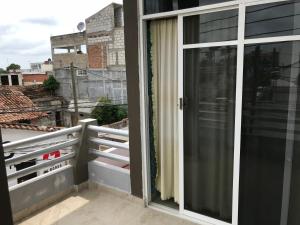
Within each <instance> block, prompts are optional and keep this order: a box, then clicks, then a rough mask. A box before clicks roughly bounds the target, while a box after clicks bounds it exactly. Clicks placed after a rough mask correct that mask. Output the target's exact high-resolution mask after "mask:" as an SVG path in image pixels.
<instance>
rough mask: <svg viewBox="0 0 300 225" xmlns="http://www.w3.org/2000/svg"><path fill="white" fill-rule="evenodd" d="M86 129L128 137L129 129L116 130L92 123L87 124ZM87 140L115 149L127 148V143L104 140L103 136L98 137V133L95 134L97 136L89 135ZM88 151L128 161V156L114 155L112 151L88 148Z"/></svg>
mask: <svg viewBox="0 0 300 225" xmlns="http://www.w3.org/2000/svg"><path fill="white" fill-rule="evenodd" d="M88 130H89V131H94V132H96V133H105V134H112V135H117V136H123V137H129V131H128V130H118V129H112V128H107V127H99V126H94V125H89V126H88ZM89 141H90V142H91V143H94V144H97V145H103V146H107V147H111V148H116V149H124V150H129V145H128V143H121V142H116V141H110V140H106V139H103V138H99V137H98V135H97V137H90V138H89ZM89 153H90V154H93V155H96V156H100V157H104V158H108V159H112V160H116V161H120V162H125V163H130V160H129V157H126V156H120V155H116V154H113V153H110V152H105V151H100V150H99V149H91V148H89Z"/></svg>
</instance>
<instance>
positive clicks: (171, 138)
mask: <svg viewBox="0 0 300 225" xmlns="http://www.w3.org/2000/svg"><path fill="white" fill-rule="evenodd" d="M150 33H151V44H152V46H151V62H152V74H153V78H152V92H153V96H152V101H153V127H154V146H155V152H156V160H157V177H156V188H157V190H159V191H160V192H161V199H162V200H167V199H171V198H174V201H175V202H178V201H179V194H178V188H179V182H178V179H179V168H178V167H179V159H178V154H179V148H178V106H177V102H178V99H177V97H178V95H177V93H178V91H177V89H178V88H177V85H178V84H177V81H178V76H177V20H176V19H165V20H157V21H152V22H151V25H150Z"/></svg>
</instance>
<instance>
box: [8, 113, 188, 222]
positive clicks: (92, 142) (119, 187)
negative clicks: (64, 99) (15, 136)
mask: <svg viewBox="0 0 300 225" xmlns="http://www.w3.org/2000/svg"><path fill="white" fill-rule="evenodd" d="M95 124H96V121H95V120H92V119H87V120H82V121H80V122H79V125H78V126H76V127H72V128H67V129H63V130H60V131H56V132H53V133H48V134H43V135H40V136H37V137H33V138H29V139H25V140H19V141H16V142H12V143H8V144H4V146H3V147H4V151H5V152H6V153H10V152H16V151H17V150H18V149H22V148H24V147H26V148H28V147H31V146H40V147H38V148H37V149H34V147H32V148H33V149H34V150H33V151H30V153H26V154H23V155H17V156H15V157H13V158H10V159H7V160H6V161H5V163H6V166H7V167H8V166H10V165H15V164H18V163H22V162H28V161H30V160H33V159H37V158H38V157H41V156H43V155H45V154H51V153H53V152H54V151H57V150H63V151H61V152H63V154H61V155H60V157H57V158H54V159H49V160H43V161H42V162H41V163H37V164H35V165H32V166H30V167H27V168H24V169H22V170H19V171H15V172H12V173H8V180H9V181H12V180H15V179H19V178H21V177H24V176H25V177H26V176H28V175H29V174H32V173H37V172H38V171H45V170H43V169H45V168H46V169H47V172H44V173H37V174H38V176H37V177H34V178H32V179H29V180H26V181H24V182H22V183H19V184H16V185H13V186H11V187H10V189H9V191H10V198H11V205H12V211H13V217H14V221H15V224H20V225H31V224H32V225H36V224H43V225H47V224H49V225H54V224H55V225H56V224H64V225H68V224H70V225H76V224H166V225H167V224H170V225H171V224H182V225H183V224H191V223H189V222H184V221H183V220H181V219H178V218H176V217H173V216H170V215H166V214H163V213H160V212H158V211H154V210H152V209H150V208H145V207H144V203H143V200H142V199H139V198H136V197H133V196H132V195H130V193H131V186H130V169H129V162H130V160H129V143H128V136H129V132H128V130H118V129H111V128H106V127H99V126H96V125H95ZM57 138H59V139H60V141H59V142H57V141H55V140H57ZM62 139H63V140H62ZM61 140H62V141H61ZM45 143H47V144H46V145H45ZM57 165H59V166H58V167H59V168H55V169H53V170H51V169H50V170H48V169H49V168H53V167H57Z"/></svg>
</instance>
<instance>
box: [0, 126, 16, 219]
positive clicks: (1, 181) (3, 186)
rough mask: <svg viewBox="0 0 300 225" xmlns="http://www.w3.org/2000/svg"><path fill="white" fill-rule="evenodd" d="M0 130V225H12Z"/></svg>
mask: <svg viewBox="0 0 300 225" xmlns="http://www.w3.org/2000/svg"><path fill="white" fill-rule="evenodd" d="M2 144H3V143H2V137H1V129H0V193H1V201H0V224H5V225H13V219H12V212H11V205H10V198H9V191H8V184H7V174H6V166H5V161H4V150H3V145H2Z"/></svg>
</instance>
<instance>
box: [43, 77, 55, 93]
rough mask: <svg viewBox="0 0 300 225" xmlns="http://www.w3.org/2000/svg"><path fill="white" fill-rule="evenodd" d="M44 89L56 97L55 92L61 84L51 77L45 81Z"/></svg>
mask: <svg viewBox="0 0 300 225" xmlns="http://www.w3.org/2000/svg"><path fill="white" fill-rule="evenodd" d="M43 87H44V88H45V89H46V90H48V91H50V92H51V94H52V95H54V93H55V91H56V90H57V89H58V88H59V82H58V81H57V80H56V79H55V77H54V76H53V75H50V76H49V78H48V79H47V80H45V81H44V83H43Z"/></svg>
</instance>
